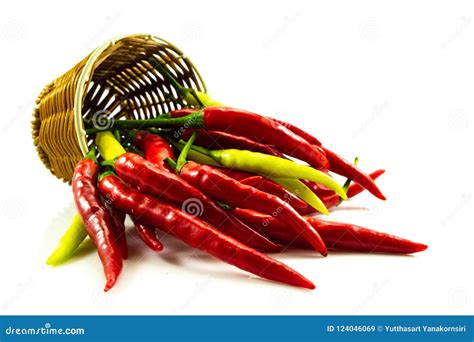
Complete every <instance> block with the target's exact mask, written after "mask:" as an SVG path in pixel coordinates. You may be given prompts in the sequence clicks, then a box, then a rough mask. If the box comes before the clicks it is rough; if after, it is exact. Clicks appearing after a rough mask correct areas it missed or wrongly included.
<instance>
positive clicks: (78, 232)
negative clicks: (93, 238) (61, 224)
mask: <svg viewBox="0 0 474 342" xmlns="http://www.w3.org/2000/svg"><path fill="white" fill-rule="evenodd" d="M86 237H87V233H86V231H85V229H84V224H83V223H82V219H81V216H79V214H78V213H75V214H74V216H73V217H72V220H71V225H70V226H69V228H68V229H67V231H66V233H64V235H63V236H62V237H61V240H59V244H58V246H57V247H56V249H55V250H54V252H53V253H51V255H50V256H49V258H48V260H46V263H47V264H48V265H51V266H56V265H59V264H61V263H63V262H65V261H67V260H69V259H70V258H71V257H72V255H73V254H74V252H75V251H76V249H77V248H78V247H79V245H80V244H81V243H82V241H84V239H85V238H86Z"/></svg>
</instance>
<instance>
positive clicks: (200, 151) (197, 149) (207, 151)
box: [178, 140, 217, 161]
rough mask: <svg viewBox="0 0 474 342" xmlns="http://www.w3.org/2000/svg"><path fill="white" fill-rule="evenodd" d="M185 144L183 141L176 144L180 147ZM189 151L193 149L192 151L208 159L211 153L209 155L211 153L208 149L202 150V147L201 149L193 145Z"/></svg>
mask: <svg viewBox="0 0 474 342" xmlns="http://www.w3.org/2000/svg"><path fill="white" fill-rule="evenodd" d="M185 143H186V142H185V141H184V140H180V141H178V144H180V145H181V146H183V145H184V144H185ZM191 149H193V150H194V151H197V152H199V153H201V154H204V155H206V156H208V157H212V153H211V152H212V151H210V150H208V149H206V148H204V147H202V146H196V145H193V146H192V147H191ZM216 161H217V160H216Z"/></svg>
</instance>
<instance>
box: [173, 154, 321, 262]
mask: <svg viewBox="0 0 474 342" xmlns="http://www.w3.org/2000/svg"><path fill="white" fill-rule="evenodd" d="M180 176H181V177H182V178H183V179H185V180H186V181H188V182H189V183H191V184H192V185H194V186H195V187H197V188H198V189H200V190H201V191H203V192H204V193H206V194H207V195H209V196H211V197H213V198H215V199H216V200H218V201H222V202H224V203H226V204H229V205H231V206H234V207H240V208H252V209H255V210H259V211H261V212H264V213H266V214H269V215H273V216H277V217H278V218H279V219H280V220H282V221H284V222H285V223H286V224H288V225H290V226H291V227H292V228H293V229H294V230H295V232H296V233H297V234H303V235H304V237H305V238H306V239H307V240H308V242H309V243H310V244H311V245H312V246H313V247H314V248H315V249H316V250H317V251H319V252H320V253H321V254H322V255H326V254H327V251H326V247H325V246H324V243H323V241H322V240H321V238H320V236H319V234H318V233H317V232H316V231H315V230H314V228H313V227H312V226H311V225H310V224H308V222H306V221H305V220H304V219H303V218H302V217H301V216H300V215H299V214H298V213H297V212H296V211H295V210H294V209H293V208H292V207H291V206H290V205H289V204H288V203H286V202H285V201H282V200H281V199H279V198H278V197H276V196H274V195H270V194H267V193H265V192H263V191H260V190H258V189H256V188H254V187H252V186H249V185H245V184H242V183H240V182H238V181H236V180H234V179H233V178H230V177H228V176H226V175H225V174H223V173H222V172H220V171H218V170H217V169H214V168H212V167H209V166H207V165H199V164H197V163H194V162H191V161H189V162H187V163H185V164H184V166H183V167H182V168H181V171H180Z"/></svg>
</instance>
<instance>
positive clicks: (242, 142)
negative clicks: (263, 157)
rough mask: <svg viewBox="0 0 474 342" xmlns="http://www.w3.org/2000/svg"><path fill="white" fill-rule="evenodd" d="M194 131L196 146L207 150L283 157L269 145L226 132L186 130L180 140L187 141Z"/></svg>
mask: <svg viewBox="0 0 474 342" xmlns="http://www.w3.org/2000/svg"><path fill="white" fill-rule="evenodd" d="M194 131H196V132H199V135H198V136H197V138H196V144H197V145H200V146H203V147H205V148H208V149H219V150H220V149H224V148H236V149H238V150H249V151H254V152H260V153H265V154H270V155H272V156H276V157H283V153H281V152H280V151H278V150H277V149H275V148H273V147H271V146H269V145H265V144H261V143H259V142H256V141H254V140H252V139H249V138H247V137H244V136H241V135H235V134H231V133H227V132H219V131H208V130H203V129H200V130H191V129H187V130H186V131H184V132H183V134H182V136H181V137H182V139H184V140H188V139H189V138H190V137H191V134H192V133H193V132H194Z"/></svg>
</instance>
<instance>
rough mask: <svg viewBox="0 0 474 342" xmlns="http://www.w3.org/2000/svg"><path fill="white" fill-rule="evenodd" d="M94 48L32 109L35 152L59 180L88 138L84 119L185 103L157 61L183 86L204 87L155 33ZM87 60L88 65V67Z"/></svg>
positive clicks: (147, 112) (106, 119) (141, 114)
mask: <svg viewBox="0 0 474 342" xmlns="http://www.w3.org/2000/svg"><path fill="white" fill-rule="evenodd" d="M95 52H97V53H94V51H93V52H92V53H91V54H90V55H89V56H87V57H86V58H85V59H83V60H82V61H80V62H79V63H78V64H77V65H76V66H74V67H73V68H72V69H71V70H69V71H68V72H66V73H65V74H63V75H62V76H60V77H58V78H57V79H56V80H54V81H53V82H51V83H50V84H48V85H47V86H46V87H45V88H44V89H43V91H42V92H41V94H40V95H39V96H38V99H37V101H36V107H35V109H34V113H33V122H32V134H33V140H34V144H35V146H36V149H37V151H38V155H39V157H40V159H41V160H42V162H43V163H44V165H45V166H46V167H47V168H48V169H49V170H50V171H51V172H52V173H53V174H54V175H55V176H56V177H58V178H60V179H62V180H64V181H70V179H71V178H72V175H73V172H74V166H75V165H76V163H77V162H78V161H79V160H80V159H81V158H82V157H83V155H84V152H85V150H87V146H89V145H90V144H91V141H90V138H89V137H87V136H86V135H85V132H84V129H83V128H84V125H83V119H85V120H89V121H90V122H94V123H96V124H97V125H107V124H108V123H110V122H113V120H119V119H120V118H129V119H133V118H135V119H138V118H139V119H145V118H153V117H156V116H157V115H159V114H162V113H166V112H169V111H171V110H173V109H178V108H181V107H183V106H185V105H187V104H186V102H185V101H184V99H183V98H182V97H181V95H180V94H178V93H177V92H176V91H175V89H174V88H173V87H172V85H171V84H170V83H169V82H168V81H167V79H166V78H164V77H163V76H162V75H161V74H160V73H159V72H158V70H156V69H155V67H154V64H155V63H156V62H159V63H160V64H161V65H162V66H165V67H166V68H168V70H169V71H170V72H171V73H172V74H173V75H174V77H175V78H176V79H177V80H178V81H179V82H180V83H181V84H182V85H184V86H185V87H188V88H193V89H195V90H198V91H202V92H205V91H206V88H205V85H204V82H203V81H202V79H201V77H200V75H199V73H198V72H197V70H196V69H195V68H194V66H193V64H192V63H191V62H190V60H189V59H188V58H186V57H185V56H184V55H183V53H182V52H181V51H180V50H179V49H178V48H176V47H175V46H173V45H171V44H170V43H168V42H166V41H164V40H162V39H160V38H157V37H154V36H150V35H134V36H128V37H124V38H121V39H117V40H114V41H111V42H108V43H106V45H104V46H101V47H99V48H98V51H97V50H95ZM88 66H92V68H91V69H90V72H89V73H88V72H87V70H88ZM84 69H85V70H84ZM83 82H85V84H83ZM77 99H80V100H77ZM76 100H77V101H78V102H79V101H80V103H79V105H80V106H79V107H78V106H77V104H76V103H75V102H76ZM77 108H80V110H79V111H80V112H79V113H78V112H77ZM76 121H78V122H79V123H80V124H79V126H77V125H75V123H76ZM77 127H82V128H79V129H78V128H77Z"/></svg>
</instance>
